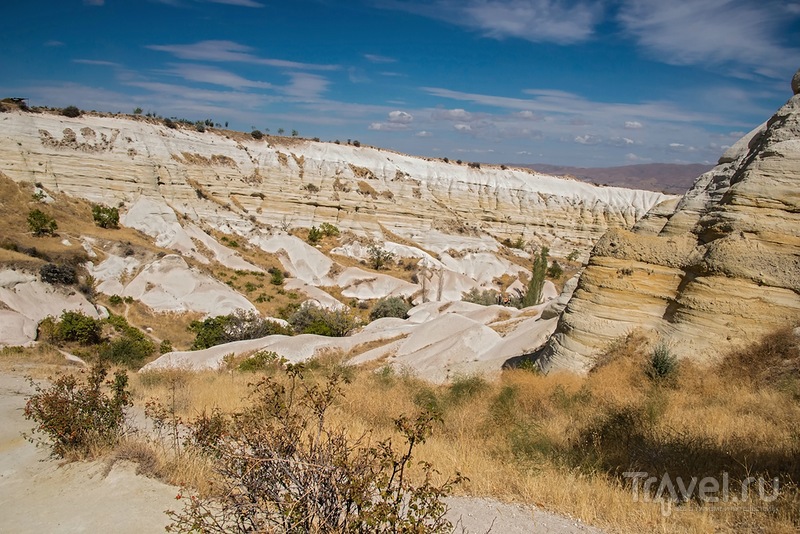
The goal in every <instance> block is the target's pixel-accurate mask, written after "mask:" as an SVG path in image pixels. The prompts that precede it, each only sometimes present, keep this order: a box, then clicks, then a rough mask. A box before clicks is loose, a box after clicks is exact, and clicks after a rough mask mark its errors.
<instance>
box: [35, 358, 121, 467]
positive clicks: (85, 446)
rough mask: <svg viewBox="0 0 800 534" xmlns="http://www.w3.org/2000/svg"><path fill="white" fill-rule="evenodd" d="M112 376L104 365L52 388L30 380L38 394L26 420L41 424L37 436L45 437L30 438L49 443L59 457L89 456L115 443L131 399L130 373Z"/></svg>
mask: <svg viewBox="0 0 800 534" xmlns="http://www.w3.org/2000/svg"><path fill="white" fill-rule="evenodd" d="M107 374H108V370H107V369H106V367H105V366H104V365H103V364H101V363H99V364H96V365H94V366H92V367H91V369H90V371H89V375H88V376H87V377H86V379H85V380H79V379H78V377H76V376H75V375H74V374H67V375H63V376H60V377H58V378H56V379H53V380H52V383H53V384H52V386H50V387H47V388H46V387H44V386H42V385H40V384H37V383H35V382H34V381H33V380H30V382H31V385H32V386H33V388H34V390H35V393H34V394H33V395H31V396H30V397H29V398H28V400H27V402H26V403H25V418H26V419H29V420H31V421H33V422H34V423H36V425H37V426H36V427H35V428H34V434H43V435H44V436H45V437H44V438H38V437H35V436H29V437H28V439H30V440H31V441H32V442H34V443H41V444H43V445H46V446H48V447H49V448H50V454H51V456H52V457H55V458H66V457H71V456H73V455H75V456H78V457H85V456H88V455H89V454H90V453H91V452H92V451H93V450H96V449H97V448H98V447H103V446H110V445H114V444H115V443H116V442H117V441H118V440H119V438H120V436H121V434H122V432H123V430H124V424H125V412H126V408H127V407H128V406H130V404H131V402H130V392H129V391H128V390H127V389H126V388H127V386H128V376H127V374H125V372H124V371H118V372H117V373H115V374H114V379H113V381H111V382H110V383H108V384H106V382H105V379H106V376H107Z"/></svg>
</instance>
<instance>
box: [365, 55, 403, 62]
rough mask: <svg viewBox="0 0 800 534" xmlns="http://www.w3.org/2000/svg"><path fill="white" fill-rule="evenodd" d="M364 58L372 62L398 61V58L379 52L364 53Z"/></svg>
mask: <svg viewBox="0 0 800 534" xmlns="http://www.w3.org/2000/svg"><path fill="white" fill-rule="evenodd" d="M364 58H365V59H366V60H367V61H369V62H371V63H396V62H397V60H396V59H394V58H391V57H387V56H381V55H378V54H364Z"/></svg>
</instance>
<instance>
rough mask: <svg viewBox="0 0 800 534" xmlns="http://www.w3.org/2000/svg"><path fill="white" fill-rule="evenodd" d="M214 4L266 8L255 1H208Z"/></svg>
mask: <svg viewBox="0 0 800 534" xmlns="http://www.w3.org/2000/svg"><path fill="white" fill-rule="evenodd" d="M208 1H209V2H211V3H213V4H228V5H231V6H242V7H264V4H262V3H260V2H255V1H254V0H208Z"/></svg>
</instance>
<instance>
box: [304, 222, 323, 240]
mask: <svg viewBox="0 0 800 534" xmlns="http://www.w3.org/2000/svg"><path fill="white" fill-rule="evenodd" d="M320 239H322V232H321V231H320V230H319V228H317V227H316V226H312V227H311V228H309V230H308V237H307V238H306V240H307V241H308V242H309V243H311V244H312V245H316V244H317V243H319V240H320Z"/></svg>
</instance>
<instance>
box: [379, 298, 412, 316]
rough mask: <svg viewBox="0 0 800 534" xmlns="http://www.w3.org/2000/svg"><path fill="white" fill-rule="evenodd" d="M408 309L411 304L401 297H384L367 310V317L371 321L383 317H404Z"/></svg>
mask: <svg viewBox="0 0 800 534" xmlns="http://www.w3.org/2000/svg"><path fill="white" fill-rule="evenodd" d="M410 309H411V304H409V303H408V302H406V301H405V300H404V299H402V298H401V297H386V298H383V299H380V300H379V301H378V302H376V303H375V305H374V306H373V307H372V310H371V311H370V312H369V318H370V320H372V321H374V320H375V319H381V318H383V317H398V318H400V319H406V318H407V317H408V310H410Z"/></svg>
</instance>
